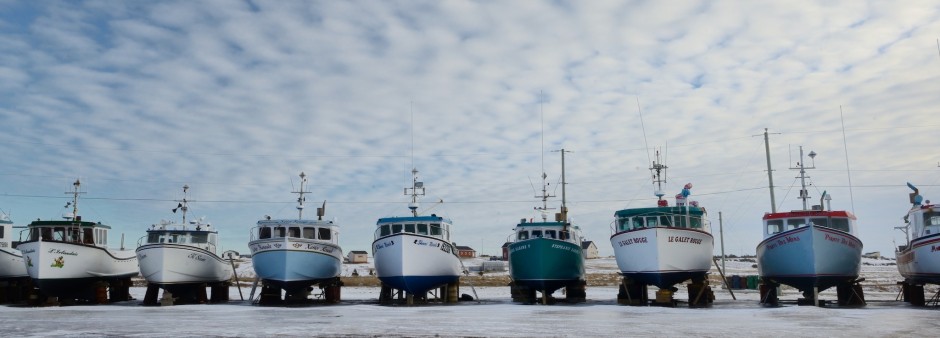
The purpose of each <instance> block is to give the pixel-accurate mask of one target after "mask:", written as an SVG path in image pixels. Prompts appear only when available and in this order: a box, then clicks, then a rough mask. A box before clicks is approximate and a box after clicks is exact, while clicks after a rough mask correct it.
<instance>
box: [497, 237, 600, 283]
mask: <svg viewBox="0 0 940 338" xmlns="http://www.w3.org/2000/svg"><path fill="white" fill-rule="evenodd" d="M509 275H510V276H511V277H512V279H513V280H514V281H522V282H525V281H532V282H545V281H576V280H582V279H584V256H583V253H582V252H581V246H579V245H577V244H574V243H569V242H565V241H560V240H555V239H547V238H535V239H529V240H524V241H518V242H514V243H511V244H509Z"/></svg>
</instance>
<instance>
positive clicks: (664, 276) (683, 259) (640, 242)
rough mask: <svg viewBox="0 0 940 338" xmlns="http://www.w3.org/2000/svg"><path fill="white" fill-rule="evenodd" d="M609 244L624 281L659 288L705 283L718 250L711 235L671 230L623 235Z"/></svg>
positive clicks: (650, 229) (630, 232) (681, 229)
mask: <svg viewBox="0 0 940 338" xmlns="http://www.w3.org/2000/svg"><path fill="white" fill-rule="evenodd" d="M610 243H611V245H612V246H613V248H614V256H615V257H616V258H617V267H618V268H619V269H620V273H621V274H622V275H623V276H624V277H625V278H629V279H632V280H633V281H635V282H638V283H640V284H644V285H655V286H657V287H659V288H669V287H672V286H673V285H675V284H677V283H681V282H683V281H686V280H689V279H692V280H704V279H705V275H706V274H707V273H708V270H709V269H711V264H712V251H713V250H714V247H715V245H714V238H713V237H712V235H711V234H710V233H708V232H705V231H700V230H695V229H687V228H670V227H655V228H642V229H637V230H630V231H624V232H620V233H617V234H614V235H613V236H611V237H610Z"/></svg>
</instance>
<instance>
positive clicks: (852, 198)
mask: <svg viewBox="0 0 940 338" xmlns="http://www.w3.org/2000/svg"><path fill="white" fill-rule="evenodd" d="M839 121H841V122H842V147H843V148H845V175H846V176H848V177H849V202H850V203H851V204H852V213H855V196H854V195H855V194H853V193H852V169H850V168H849V144H848V142H846V140H845V118H844V117H843V116H842V105H839ZM829 199H830V200H831V199H832V197H829ZM830 209H831V208H830Z"/></svg>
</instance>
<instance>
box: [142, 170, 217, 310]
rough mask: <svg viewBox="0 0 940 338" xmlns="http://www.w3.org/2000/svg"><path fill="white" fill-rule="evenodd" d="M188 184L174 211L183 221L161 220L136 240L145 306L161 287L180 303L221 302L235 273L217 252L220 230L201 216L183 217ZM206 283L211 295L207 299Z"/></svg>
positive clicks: (153, 303) (185, 208) (152, 300)
mask: <svg viewBox="0 0 940 338" xmlns="http://www.w3.org/2000/svg"><path fill="white" fill-rule="evenodd" d="M188 192H189V186H188V185H184V186H183V199H182V200H179V201H177V202H179V204H178V205H177V206H176V208H173V213H176V212H177V211H179V212H180V213H181V214H182V222H180V223H175V222H170V221H166V220H164V221H161V222H160V223H159V224H153V225H151V226H150V229H148V230H147V235H146V236H144V237H142V238H140V240H138V241H137V260H138V261H139V262H140V274H141V275H142V276H143V277H144V279H145V280H147V284H148V286H147V294H146V296H145V297H144V304H145V305H156V304H157V292H158V290H159V289H163V290H164V292H169V293H170V294H171V296H169V297H167V296H166V295H164V298H170V297H176V298H177V301H178V302H179V303H188V302H206V301H207V300H213V301H224V300H227V299H228V297H227V296H228V289H227V288H226V287H225V284H226V283H227V282H228V281H229V280H231V279H232V275H233V273H234V271H233V266H232V262H230V261H226V260H225V259H223V258H222V257H219V255H217V254H216V246H217V243H218V237H219V232H218V231H216V230H215V228H213V227H212V225H210V224H209V223H206V222H205V221H203V219H196V220H189V221H188V222H187V220H186V213H187V212H188V211H189V200H188V198H187V197H188V196H187V194H188ZM206 286H211V287H212V290H213V294H212V297H211V298H210V299H206V294H205V291H206V289H205V288H206Z"/></svg>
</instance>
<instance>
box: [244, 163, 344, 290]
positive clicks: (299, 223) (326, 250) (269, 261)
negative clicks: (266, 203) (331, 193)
mask: <svg viewBox="0 0 940 338" xmlns="http://www.w3.org/2000/svg"><path fill="white" fill-rule="evenodd" d="M306 183H307V176H306V175H305V174H304V173H302V172H301V173H300V190H299V191H294V192H293V193H295V194H298V195H299V197H298V198H297V203H298V205H297V211H298V215H297V219H271V218H270V217H265V219H262V220H260V221H258V224H257V226H255V227H254V228H252V229H251V240H250V242H248V247H249V248H250V249H251V254H252V255H251V262H252V263H253V265H254V270H255V274H256V276H257V277H258V279H259V280H260V282H261V283H262V290H261V298H260V299H259V303H260V304H262V305H264V304H276V303H281V301H282V299H281V293H282V290H283V293H284V299H283V301H284V302H303V301H307V300H309V299H308V297H309V296H310V291H311V290H312V286H313V285H318V286H319V287H320V289H322V290H323V293H322V296H323V298H324V300H326V301H327V302H330V303H333V302H338V301H339V297H340V287H341V285H342V283H341V282H340V279H339V275H340V272H341V269H342V264H343V249H342V248H340V245H339V226H338V225H337V224H335V223H334V222H333V221H331V220H330V221H327V220H323V215H324V214H325V211H326V201H324V202H323V207H321V208H317V219H316V220H310V219H303V215H304V202H305V200H306V199H305V198H304V194H308V193H310V192H309V191H305V190H304V189H305V187H306Z"/></svg>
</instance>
